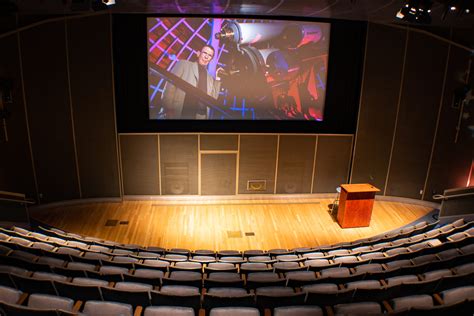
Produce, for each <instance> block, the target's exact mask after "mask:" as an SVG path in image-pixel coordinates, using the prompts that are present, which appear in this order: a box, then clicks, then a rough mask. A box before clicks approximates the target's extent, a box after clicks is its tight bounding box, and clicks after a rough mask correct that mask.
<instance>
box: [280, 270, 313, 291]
mask: <svg viewBox="0 0 474 316" xmlns="http://www.w3.org/2000/svg"><path fill="white" fill-rule="evenodd" d="M285 277H286V286H289V287H301V286H303V285H306V284H311V283H313V282H316V281H317V280H318V279H317V277H316V274H315V273H314V272H313V271H291V272H287V273H285Z"/></svg>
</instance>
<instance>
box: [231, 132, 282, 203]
mask: <svg viewBox="0 0 474 316" xmlns="http://www.w3.org/2000/svg"><path fill="white" fill-rule="evenodd" d="M277 143H278V136H277V135H241V136H240V155H239V194H262V193H273V191H274V188H275V169H276V157H277V156H276V155H277ZM249 180H263V181H265V183H266V188H265V190H259V191H252V190H247V183H248V181H249Z"/></svg>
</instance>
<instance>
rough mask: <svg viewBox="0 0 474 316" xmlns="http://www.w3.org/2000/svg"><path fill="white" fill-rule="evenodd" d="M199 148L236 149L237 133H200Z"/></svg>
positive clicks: (237, 145) (237, 146)
mask: <svg viewBox="0 0 474 316" xmlns="http://www.w3.org/2000/svg"><path fill="white" fill-rule="evenodd" d="M200 139H201V148H200V149H201V150H237V149H238V148H239V144H238V140H239V136H238V135H201V137H200Z"/></svg>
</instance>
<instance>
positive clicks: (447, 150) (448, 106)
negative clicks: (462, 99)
mask: <svg viewBox="0 0 474 316" xmlns="http://www.w3.org/2000/svg"><path fill="white" fill-rule="evenodd" d="M469 59H472V57H470V54H469V53H468V52H466V51H465V50H462V49H460V48H458V47H455V46H451V51H450V55H449V65H448V70H447V76H446V85H445V88H444V98H443V103H442V108H441V112H440V116H439V124H438V132H437V135H436V142H435V144H436V145H435V146H434V151H433V158H432V161H431V168H430V170H429V174H428V180H427V185H426V189H425V194H424V199H425V200H432V196H433V195H434V194H442V193H443V191H444V190H445V189H449V188H457V187H464V186H466V184H467V183H468V180H469V179H468V178H469V173H470V169H471V164H472V160H473V157H474V138H473V137H472V130H470V129H469V125H472V124H474V107H473V106H472V101H471V106H469V105H467V106H465V107H464V109H461V107H454V106H453V97H454V92H455V91H456V90H457V89H459V88H460V87H462V85H463V81H464V80H465V76H466V74H467V70H468V68H469ZM471 72H472V69H471ZM472 78H474V76H473V77H471V82H470V85H471V86H473V84H474V80H472ZM461 111H462V112H463V113H467V114H462V113H461ZM460 115H462V116H463V117H464V118H462V119H461V122H460V123H461V124H460V129H459V135H458V139H457V141H456V133H457V126H458V123H459V117H460ZM471 185H474V183H473V182H471Z"/></svg>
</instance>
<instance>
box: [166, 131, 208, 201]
mask: <svg viewBox="0 0 474 316" xmlns="http://www.w3.org/2000/svg"><path fill="white" fill-rule="evenodd" d="M198 154H199V153H198V135H160V164H161V185H162V194H165V195H168V194H171V195H193V194H198Z"/></svg>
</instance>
